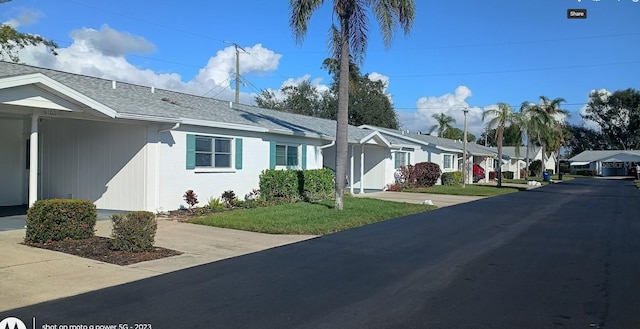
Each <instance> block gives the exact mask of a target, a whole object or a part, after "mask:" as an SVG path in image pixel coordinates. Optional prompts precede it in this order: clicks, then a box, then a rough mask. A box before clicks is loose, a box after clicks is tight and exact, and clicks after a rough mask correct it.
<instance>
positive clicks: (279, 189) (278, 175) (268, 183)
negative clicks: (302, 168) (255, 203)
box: [260, 169, 298, 200]
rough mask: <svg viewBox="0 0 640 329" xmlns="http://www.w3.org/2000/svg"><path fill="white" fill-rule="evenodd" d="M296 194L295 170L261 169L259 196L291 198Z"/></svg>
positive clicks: (270, 198) (268, 198) (296, 178)
mask: <svg viewBox="0 0 640 329" xmlns="http://www.w3.org/2000/svg"><path fill="white" fill-rule="evenodd" d="M297 195H298V175H297V173H296V171H295V170H276V169H268V170H263V171H262V173H261V174H260V196H262V197H263V198H265V199H266V200H272V199H289V200H291V199H293V198H295V197H296V196H297Z"/></svg>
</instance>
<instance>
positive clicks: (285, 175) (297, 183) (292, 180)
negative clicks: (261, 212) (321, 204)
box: [260, 169, 334, 201]
mask: <svg viewBox="0 0 640 329" xmlns="http://www.w3.org/2000/svg"><path fill="white" fill-rule="evenodd" d="M333 187H334V175H333V171H331V170H330V169H311V170H276V169H268V170H263V171H262V173H261V174H260V197H262V198H264V199H265V200H273V199H285V200H287V201H296V200H300V199H302V200H305V201H309V200H320V199H326V198H329V197H331V196H332V195H333Z"/></svg>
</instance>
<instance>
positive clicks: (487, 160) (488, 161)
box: [484, 157, 493, 183]
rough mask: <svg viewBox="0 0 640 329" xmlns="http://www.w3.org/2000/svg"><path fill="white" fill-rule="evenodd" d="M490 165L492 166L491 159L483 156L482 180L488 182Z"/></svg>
mask: <svg viewBox="0 0 640 329" xmlns="http://www.w3.org/2000/svg"><path fill="white" fill-rule="evenodd" d="M491 167H493V160H492V159H490V158H488V157H485V158H484V182H485V183H489V172H491Z"/></svg>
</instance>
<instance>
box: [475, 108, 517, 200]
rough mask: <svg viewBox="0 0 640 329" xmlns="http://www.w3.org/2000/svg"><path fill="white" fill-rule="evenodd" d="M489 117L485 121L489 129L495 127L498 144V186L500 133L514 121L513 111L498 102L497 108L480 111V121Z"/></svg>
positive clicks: (500, 175)
mask: <svg viewBox="0 0 640 329" xmlns="http://www.w3.org/2000/svg"><path fill="white" fill-rule="evenodd" d="M487 118H491V120H489V122H488V123H487V126H488V127H489V129H494V128H495V129H496V144H497V146H498V173H497V175H496V176H497V177H498V187H501V186H502V134H503V133H504V128H505V127H506V126H507V125H511V124H513V123H514V122H516V118H515V113H513V110H511V106H509V104H506V103H498V108H491V109H487V110H485V111H484V112H482V121H484V120H486V119H487Z"/></svg>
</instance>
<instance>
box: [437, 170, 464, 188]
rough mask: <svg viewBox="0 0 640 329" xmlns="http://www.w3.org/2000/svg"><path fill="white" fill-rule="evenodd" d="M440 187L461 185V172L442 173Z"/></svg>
mask: <svg viewBox="0 0 640 329" xmlns="http://www.w3.org/2000/svg"><path fill="white" fill-rule="evenodd" d="M440 179H441V180H442V185H447V186H455V185H462V171H453V172H445V173H442V177H441V178H440Z"/></svg>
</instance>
